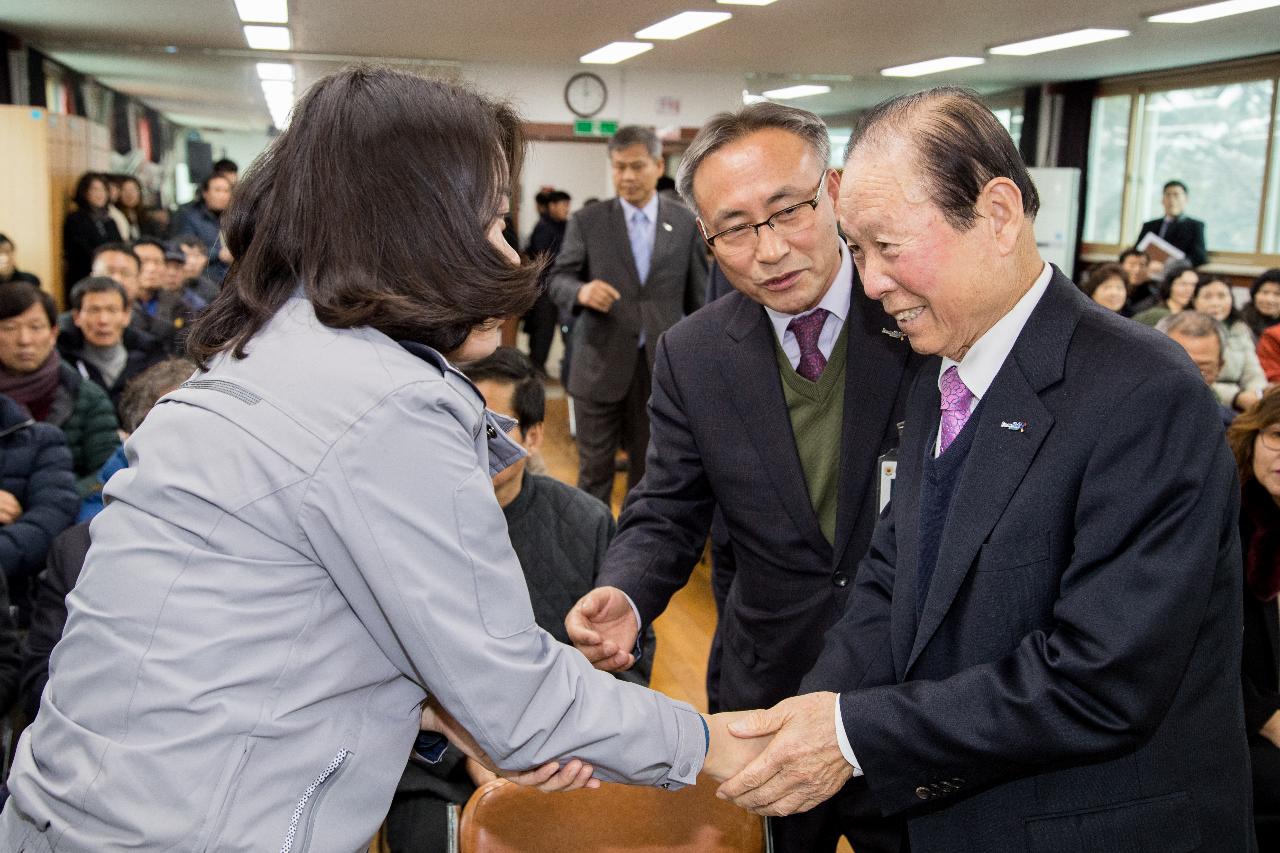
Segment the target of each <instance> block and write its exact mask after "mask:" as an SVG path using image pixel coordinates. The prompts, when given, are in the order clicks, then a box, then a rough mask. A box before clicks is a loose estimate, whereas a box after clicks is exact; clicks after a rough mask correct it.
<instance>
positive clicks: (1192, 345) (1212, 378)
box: [1156, 311, 1236, 426]
mask: <svg viewBox="0 0 1280 853" xmlns="http://www.w3.org/2000/svg"><path fill="white" fill-rule="evenodd" d="M1156 331H1159V332H1164V333H1165V334H1166V335H1168V336H1169V337H1170V338H1171V339H1172V340H1173V341H1174V342H1175V343H1177V344H1178V345H1179V346H1181V347H1182V348H1183V349H1184V350H1186V351H1187V355H1189V356H1191V360H1192V361H1193V362H1195V365H1196V368H1197V369H1198V370H1199V371H1200V375H1201V376H1202V377H1204V381H1205V384H1206V385H1208V386H1209V387H1210V388H1213V387H1214V386H1215V384H1216V383H1217V381H1218V376H1219V375H1220V374H1221V373H1222V359H1223V353H1224V352H1225V351H1226V347H1227V336H1226V329H1224V328H1223V326H1222V324H1221V323H1219V322H1218V321H1217V320H1215V319H1213V318H1212V317H1210V316H1209V315H1208V314H1201V313H1200V312H1199V311H1179V312H1178V313H1177V314H1170V315H1169V316H1168V317H1165V318H1164V319H1163V320H1161V321H1160V322H1159V323H1157V324H1156ZM1218 409H1219V412H1220V414H1221V415H1222V423H1223V424H1224V425H1226V426H1230V425H1231V422H1232V421H1233V420H1235V416H1236V412H1235V410H1234V409H1232V408H1231V407H1230V406H1225V405H1223V404H1222V403H1219V404H1218Z"/></svg>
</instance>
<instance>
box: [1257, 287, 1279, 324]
mask: <svg viewBox="0 0 1280 853" xmlns="http://www.w3.org/2000/svg"><path fill="white" fill-rule="evenodd" d="M1253 307H1254V308H1256V309H1257V311H1258V313H1259V314H1261V315H1262V316H1263V317H1280V284H1278V283H1276V282H1274V281H1268V282H1266V283H1265V284H1263V285H1262V286H1261V287H1259V288H1258V292H1257V293H1255V294H1254V295H1253Z"/></svg>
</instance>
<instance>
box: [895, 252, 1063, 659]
mask: <svg viewBox="0 0 1280 853" xmlns="http://www.w3.org/2000/svg"><path fill="white" fill-rule="evenodd" d="M1068 289H1069V290H1068ZM1075 296H1079V297H1080V299H1083V298H1084V297H1083V295H1081V294H1079V291H1078V290H1077V289H1076V288H1075V286H1074V285H1073V284H1072V283H1071V282H1070V281H1068V280H1067V279H1066V278H1065V277H1063V276H1062V274H1061V273H1060V272H1057V271H1056V270H1055V271H1054V277H1053V279H1052V280H1051V281H1050V282H1049V288H1048V290H1046V291H1045V294H1044V296H1043V297H1042V298H1041V300H1040V303H1039V304H1038V305H1037V306H1036V308H1035V310H1033V311H1032V313H1031V317H1030V318H1029V319H1028V320H1027V324H1026V325H1025V326H1024V327H1023V329H1022V332H1021V334H1019V336H1018V340H1017V342H1016V343H1015V344H1014V347H1013V350H1012V351H1011V352H1010V353H1009V357H1008V358H1006V359H1005V363H1004V365H1003V366H1002V367H1001V368H1000V372H999V373H998V374H997V375H996V378H995V381H994V382H993V383H992V384H991V387H990V388H989V389H988V390H987V394H986V396H985V397H984V398H983V400H982V405H981V408H980V409H979V411H978V412H977V417H978V421H977V423H974V424H971V426H972V427H973V428H975V429H976V430H977V433H976V434H975V435H974V441H973V446H972V448H971V449H970V451H969V458H968V460H966V462H965V466H964V471H963V473H962V474H961V476H960V481H959V482H958V483H957V484H956V491H955V494H954V496H953V497H952V500H951V508H950V510H949V512H948V516H947V522H946V526H945V527H944V528H943V531H942V542H941V543H940V545H939V548H938V562H937V565H936V566H935V567H934V570H933V576H932V580H931V582H930V585H929V592H928V596H927V597H926V599H925V604H924V612H923V613H922V614H921V616H920V624H919V627H918V628H917V630H916V635H915V641H914V643H913V645H912V649H911V656H910V658H909V659H908V661H907V670H910V669H911V667H912V666H913V665H914V664H915V662H916V660H917V659H918V658H919V657H920V653H921V652H922V651H923V650H924V648H925V646H926V645H928V643H929V640H930V639H931V638H932V637H933V635H934V633H935V632H936V631H937V630H938V626H939V625H941V624H942V620H943V619H944V618H945V617H946V615H947V611H948V610H950V608H951V604H952V602H954V601H955V597H956V594H957V593H958V592H959V591H960V586H961V584H963V583H964V579H965V578H966V577H967V576H968V574H969V571H970V570H971V569H972V567H973V564H974V562H975V561H976V558H977V556H978V550H979V549H980V548H981V547H982V544H983V543H984V542H986V540H987V537H988V536H989V535H990V533H991V531H992V529H993V528H994V527H995V525H996V522H997V521H999V520H1000V516H1001V515H1003V514H1004V511H1005V508H1006V507H1007V506H1008V504H1009V501H1010V499H1012V497H1013V494H1014V492H1015V491H1016V490H1017V488H1018V486H1019V484H1020V483H1021V482H1022V480H1023V478H1024V477H1025V476H1026V473H1027V470H1028V469H1029V468H1030V467H1031V463H1032V462H1033V461H1034V459H1035V457H1036V454H1037V453H1038V452H1039V450H1040V446H1041V445H1042V444H1043V443H1044V440H1045V438H1046V437H1047V436H1048V435H1049V432H1050V430H1052V429H1053V423H1054V421H1053V416H1052V415H1051V414H1050V413H1049V410H1048V409H1047V408H1045V406H1044V403H1043V402H1041V400H1040V396H1039V394H1040V392H1041V391H1043V390H1044V389H1045V388H1047V387H1049V386H1050V385H1053V384H1055V383H1056V382H1059V381H1061V379H1062V375H1063V372H1064V369H1065V361H1066V355H1067V348H1068V346H1069V344H1070V340H1071V335H1072V332H1073V331H1074V329H1075V325H1076V321H1077V319H1078V317H1079V313H1080V305H1081V303H1080V302H1079V301H1078V300H1077V299H1075V298H1073V297H1075ZM935 376H936V374H935ZM936 396H937V391H936V386H935V389H934V397H936ZM1014 421H1022V422H1023V423H1024V424H1025V427H1024V428H1023V429H1022V430H1016V429H1010V428H1009V427H1008V426H1006V425H1007V424H1009V423H1012V422H1014ZM909 511H913V512H915V513H916V514H918V513H919V506H918V501H917V505H916V506H915V507H914V508H913V509H911V510H909ZM917 536H918V534H917ZM913 538H916V537H913ZM912 569H913V572H914V566H912ZM899 579H901V576H900V575H899ZM913 591H914V590H913ZM912 601H913V602H914V598H912Z"/></svg>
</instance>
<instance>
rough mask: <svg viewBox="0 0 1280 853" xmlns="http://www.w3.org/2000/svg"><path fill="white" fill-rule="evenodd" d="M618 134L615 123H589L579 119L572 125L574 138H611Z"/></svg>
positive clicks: (588, 120)
mask: <svg viewBox="0 0 1280 853" xmlns="http://www.w3.org/2000/svg"><path fill="white" fill-rule="evenodd" d="M617 132H618V123H617V122H616V121H591V120H590V119H579V120H578V121H575V122H574V123H573V135H574V136H613V135H614V134H615V133H617Z"/></svg>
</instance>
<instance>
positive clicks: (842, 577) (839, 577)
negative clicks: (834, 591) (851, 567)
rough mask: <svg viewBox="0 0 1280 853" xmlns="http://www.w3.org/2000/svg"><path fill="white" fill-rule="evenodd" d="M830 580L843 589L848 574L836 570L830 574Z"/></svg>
mask: <svg viewBox="0 0 1280 853" xmlns="http://www.w3.org/2000/svg"><path fill="white" fill-rule="evenodd" d="M831 582H832V583H833V584H835V585H836V586H838V587H840V588H841V589H844V588H845V587H846V586H848V585H849V576H848V575H846V574H845V573H844V572H836V573H835V574H834V575H832V576H831Z"/></svg>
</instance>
